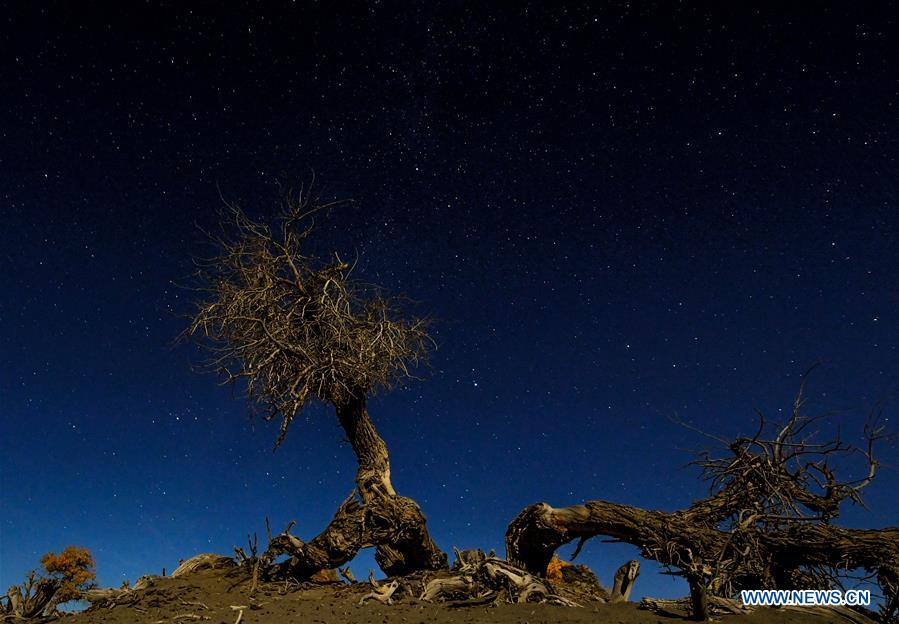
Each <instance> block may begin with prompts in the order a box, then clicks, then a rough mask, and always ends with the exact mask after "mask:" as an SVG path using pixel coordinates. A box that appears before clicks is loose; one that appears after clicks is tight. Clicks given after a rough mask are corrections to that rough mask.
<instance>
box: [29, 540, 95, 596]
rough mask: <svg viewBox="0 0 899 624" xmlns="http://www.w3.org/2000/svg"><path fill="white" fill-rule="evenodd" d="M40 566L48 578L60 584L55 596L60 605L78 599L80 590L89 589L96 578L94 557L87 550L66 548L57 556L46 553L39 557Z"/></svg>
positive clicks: (72, 547) (74, 547)
mask: <svg viewBox="0 0 899 624" xmlns="http://www.w3.org/2000/svg"><path fill="white" fill-rule="evenodd" d="M41 565H42V566H44V570H45V572H46V574H47V576H48V577H50V578H53V579H56V580H58V581H59V582H60V583H61V585H60V588H59V591H58V592H57V594H56V601H57V602H60V603H61V602H67V601H69V600H77V599H78V598H80V597H81V592H82V590H85V589H88V588H89V587H91V586H92V584H93V581H94V580H96V578H97V573H96V571H95V568H96V564H95V563H94V556H93V555H92V554H91V552H90V551H89V550H88V549H87V548H79V547H78V546H66V548H65V549H64V550H63V551H62V552H61V553H59V554H58V555H57V554H55V553H53V552H48V553H47V554H46V555H44V556H43V557H41Z"/></svg>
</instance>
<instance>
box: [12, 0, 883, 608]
mask: <svg viewBox="0 0 899 624" xmlns="http://www.w3.org/2000/svg"><path fill="white" fill-rule="evenodd" d="M236 4H237V3H234V5H235V6H234V8H230V6H229V8H227V9H220V10H218V11H216V12H214V11H213V10H212V9H211V8H209V6H208V5H203V6H198V7H196V8H194V9H192V10H191V9H186V8H183V7H181V6H180V3H167V4H166V5H164V6H163V7H162V8H158V7H155V8H154V7H152V6H151V5H138V4H137V3H133V4H132V3H129V4H128V5H127V6H126V5H125V4H124V3H122V4H110V6H103V5H102V4H94V5H92V6H91V7H88V8H85V7H84V6H78V5H76V4H70V3H47V4H46V6H45V7H44V8H41V7H38V6H29V5H28V4H21V5H19V6H18V7H16V9H14V10H11V11H10V12H9V13H8V14H7V16H5V18H4V19H5V20H6V22H5V27H4V28H3V34H2V39H3V46H2V58H0V71H2V74H0V78H2V80H0V83H2V84H3V86H4V87H3V91H4V96H3V102H2V104H0V114H2V118H0V193H2V197H0V201H2V203H0V214H2V219H0V263H2V271H0V293H2V296H0V440H2V453H0V478H2V488H0V490H2V492H0V504H2V513H0V586H2V587H4V588H5V587H6V586H8V585H10V584H12V583H13V582H17V581H18V580H19V579H20V577H21V575H22V574H23V573H24V572H26V571H27V570H28V569H30V568H31V567H33V566H34V565H35V564H36V563H37V560H38V558H39V556H40V555H41V554H42V553H44V552H46V551H47V550H51V549H52V550H58V549H61V548H63V547H64V546H65V545H67V544H70V543H74V544H78V545H84V546H87V547H89V548H90V549H91V550H92V551H93V552H94V553H95V555H96V557H97V562H98V572H99V580H100V582H101V583H102V584H106V585H118V584H119V583H120V582H121V581H122V580H124V579H125V578H128V579H131V580H132V581H133V580H134V579H135V578H136V577H137V576H139V575H141V574H144V573H148V572H152V573H158V572H159V571H160V570H161V568H162V567H164V566H165V567H167V568H168V569H169V570H171V569H173V568H174V567H175V566H176V565H177V562H178V559H179V558H182V557H187V556H190V555H193V554H195V553H197V552H201V551H217V552H222V553H227V552H229V551H230V550H231V547H232V546H233V545H235V544H243V543H244V541H245V535H246V533H247V531H248V530H256V531H260V532H263V533H264V518H265V517H266V516H269V517H270V518H271V520H272V524H273V527H274V528H280V527H282V526H283V525H284V524H286V523H287V521H288V520H290V519H294V518H295V519H296V520H297V521H298V524H297V529H296V531H297V532H298V534H299V535H301V536H302V537H311V536H313V535H314V534H315V533H317V532H318V530H320V529H321V528H322V527H323V526H324V525H325V523H326V522H327V520H328V519H329V518H330V515H331V514H332V513H333V511H334V509H335V508H336V505H337V504H338V502H339V501H340V500H342V498H343V497H344V496H346V494H347V493H348V492H349V491H350V490H351V489H352V487H353V475H354V471H355V467H354V457H353V455H352V452H351V450H350V449H349V447H348V445H346V444H344V443H341V439H342V434H341V432H340V431H339V429H338V427H337V423H336V419H335V418H334V416H333V414H332V413H331V412H330V411H329V410H326V409H324V408H320V409H316V410H312V411H310V413H309V414H307V415H306V418H300V419H299V420H298V421H296V422H295V423H294V425H293V426H292V428H291V432H290V434H289V436H288V438H287V440H286V442H285V443H284V445H283V446H282V448H281V449H279V450H278V451H277V452H276V453H274V454H273V453H272V450H271V449H272V444H273V442H274V439H275V437H276V428H277V426H276V425H274V424H271V425H269V424H266V423H262V422H252V421H250V420H248V418H247V408H246V405H245V404H244V403H243V402H242V401H241V400H240V399H239V398H237V397H234V396H232V393H231V392H230V391H229V390H228V389H226V388H221V387H218V386H217V385H216V383H215V379H214V378H212V377H209V376H202V375H197V374H194V373H193V372H192V371H191V362H192V361H196V359H197V354H196V353H195V352H194V350H193V348H192V347H190V346H184V345H182V346H174V347H173V346H172V342H173V340H174V338H175V337H176V336H177V335H178V333H179V332H180V331H181V330H182V329H183V327H184V319H183V315H184V314H185V313H186V312H188V310H189V297H188V293H186V292H184V291H183V290H181V289H179V288H178V287H177V285H176V284H177V283H178V282H180V281H182V280H183V279H184V278H185V277H186V275H187V274H188V273H189V272H190V257H191V255H192V254H196V253H202V252H203V251H204V249H203V248H202V246H201V243H202V236H201V235H200V234H199V232H198V231H197V229H196V227H195V225H196V224H199V225H201V226H203V225H205V226H208V225H210V224H212V223H213V222H214V220H215V217H216V210H217V209H218V206H219V204H220V200H219V190H218V188H220V189H221V193H222V195H223V196H225V197H226V198H228V199H231V200H237V201H239V202H241V204H242V205H243V206H244V207H245V208H246V209H247V210H248V211H249V212H250V213H252V214H254V215H255V216H259V217H262V216H265V215H266V214H271V212H272V211H273V210H274V209H275V207H276V202H277V197H278V195H277V193H278V191H277V187H276V181H277V180H278V179H284V178H285V177H286V178H287V179H290V180H303V179H307V180H308V177H309V175H310V171H312V170H314V171H315V173H316V176H317V180H318V181H319V189H320V190H321V192H322V193H323V194H324V196H325V197H352V198H355V199H356V200H357V203H356V204H355V205H354V206H353V207H350V208H346V209H344V210H342V211H340V212H339V213H337V214H336V215H335V217H334V218H333V219H331V220H330V221H329V222H328V223H327V224H326V225H325V226H324V227H323V228H322V230H321V232H320V235H321V238H320V242H321V245H322V248H323V249H329V248H336V249H340V250H343V251H344V252H345V253H349V254H352V253H353V252H358V253H359V259H360V260H359V269H358V271H359V274H360V275H361V276H363V277H364V278H365V279H367V280H369V281H373V282H377V283H380V284H382V285H383V286H385V287H387V288H389V289H390V290H391V291H393V292H402V293H406V294H407V295H409V296H410V297H412V298H413V299H414V300H416V301H418V302H419V304H418V305H419V307H420V309H421V310H422V311H424V312H427V313H430V314H431V315H432V316H434V317H435V319H436V325H435V328H436V339H437V342H438V344H439V348H438V350H437V351H436V352H435V354H434V356H433V358H432V369H431V370H430V372H428V373H427V374H426V377H427V379H426V380H425V381H423V382H421V383H417V384H414V385H413V386H410V387H409V388H407V389H401V390H399V391H396V392H394V393H392V394H390V395H388V396H384V397H379V398H378V399H376V400H375V401H374V402H373V404H372V405H371V411H372V414H373V416H374V418H375V419H376V422H377V424H378V426H379V428H380V430H381V432H382V434H383V435H384V437H385V438H386V440H387V442H388V445H389V447H390V450H391V452H392V459H393V465H394V469H393V477H394V484H395V485H396V487H397V489H398V490H399V491H400V492H401V493H403V494H406V495H409V496H412V497H414V498H416V499H417V500H419V501H420V503H421V504H422V506H423V508H424V511H425V513H426V514H427V515H428V517H429V519H430V526H431V529H432V533H433V535H434V537H435V539H436V540H437V541H438V543H439V544H440V546H442V547H443V548H444V549H447V550H449V549H450V547H451V546H453V545H456V546H459V547H478V546H480V547H484V548H490V547H495V548H497V549H498V550H501V547H502V538H503V533H504V530H505V526H506V524H507V523H508V521H509V520H510V519H511V518H512V517H514V515H515V514H516V513H517V512H518V511H519V510H520V509H521V508H523V507H524V506H525V505H527V504H530V503H533V502H536V501H538V500H546V501H548V502H550V503H551V504H554V505H567V504H573V503H576V502H579V501H582V500H585V499H591V498H604V499H608V500H613V501H618V502H624V503H630V504H635V505H641V506H646V507H652V508H660V509H666V510H672V509H675V508H678V507H681V506H685V505H687V504H689V503H690V502H691V501H693V500H694V499H695V498H697V497H699V496H701V495H702V494H703V493H704V491H705V490H704V486H703V485H702V484H701V483H700V482H698V481H697V480H696V478H695V475H696V473H695V471H693V470H692V469H690V468H687V467H685V466H684V465H685V463H686V462H687V461H688V460H689V458H690V457H689V454H688V452H687V451H688V449H691V448H700V447H703V446H705V445H706V442H707V441H706V440H704V439H702V438H700V437H699V436H697V435H696V434H694V433H691V432H690V431H688V430H686V429H684V428H682V427H680V426H678V425H675V424H673V423H672V422H671V420H670V419H671V417H673V416H674V415H675V414H676V415H677V416H678V417H679V418H681V419H683V420H685V421H688V422H690V423H692V424H694V425H696V426H698V427H701V428H703V429H706V430H708V431H709V432H712V433H716V434H722V435H726V436H729V435H734V434H736V433H737V432H748V431H751V430H752V428H753V426H754V424H755V421H754V413H753V409H754V408H756V407H757V408H759V409H761V410H763V411H764V412H766V413H767V414H769V415H770V416H771V417H773V418H777V417H781V416H783V413H784V412H783V411H781V410H786V409H787V408H788V406H789V405H790V402H791V400H792V397H793V395H794V393H795V391H796V389H797V387H798V384H799V377H800V375H801V373H802V372H803V371H804V370H805V369H806V368H807V367H808V366H810V365H811V364H812V363H814V362H815V361H817V360H819V359H823V360H825V362H826V364H825V365H824V366H823V367H822V368H821V369H820V370H819V371H818V372H816V373H815V375H814V377H813V379H812V381H811V386H810V395H811V397H812V399H813V408H814V409H835V410H838V413H837V415H836V416H835V420H834V424H835V426H836V425H840V426H841V427H842V431H843V434H844V437H845V438H846V439H848V440H858V439H859V436H860V434H861V429H862V424H863V422H864V419H865V416H866V414H867V411H868V410H869V409H870V408H871V406H872V405H873V404H874V403H875V402H876V401H878V400H880V399H886V400H887V408H886V411H885V417H886V419H887V424H888V425H890V426H891V427H892V429H893V430H894V431H895V430H896V404H895V401H894V395H895V393H896V391H897V388H899V352H897V344H899V277H897V275H899V272H897V260H899V202H897V199H899V197H897V195H899V193H897V171H899V168H897V137H899V95H897V85H899V80H897V79H899V73H897V70H896V69H895V46H896V40H895V38H896V36H895V32H896V26H897V23H896V22H897V19H896V16H895V14H894V13H893V12H892V11H891V8H890V7H889V6H888V5H887V4H884V5H882V9H878V8H876V7H875V5H873V4H871V5H869V6H868V7H866V8H852V7H849V6H848V5H847V4H842V5H821V6H816V7H813V8H812V7H808V8H805V7H803V8H797V9H795V12H788V11H786V10H785V9H783V8H782V7H778V8H770V9H767V8H766V9H762V10H749V9H745V10H744V9H721V8H716V9H706V8H687V7H684V6H681V5H677V6H674V5H667V4H666V5H663V6H655V5H649V6H647V7H646V8H642V9H638V8H634V7H628V6H627V5H617V6H610V7H606V8H600V9H596V8H587V7H584V6H580V5H569V6H568V8H563V7H559V6H555V5H556V3H547V5H544V6H540V5H527V6H522V5H519V6H516V8H507V9H501V8H497V7H493V8H488V7H482V6H481V3H461V2H451V3H442V4H440V5H439V6H432V5H431V4H430V3H422V4H420V5H418V6H417V8H410V6H406V5H405V4H401V3H379V4H372V5H371V6H370V7H365V6H363V5H360V4H348V5H344V6H343V7H341V8H340V9H339V10H338V9H337V8H335V5H334V4H333V3H309V4H307V5H306V6H297V5H296V4H291V5H289V6H286V5H285V6H282V7H276V6H275V5H273V4H272V5H265V6H262V5H255V4H254V5H250V6H244V7H237V6H236ZM549 5H553V6H552V7H550V6H549ZM730 11H734V12H730ZM217 187H218V188H217ZM881 452H882V455H883V456H884V459H886V460H887V463H888V464H892V465H886V466H884V467H883V468H882V471H881V474H880V476H879V478H878V480H877V481H876V482H875V483H874V484H873V485H872V486H871V487H870V488H869V490H868V497H867V500H868V502H869V505H870V507H871V511H870V512H869V513H866V512H864V511H862V510H859V509H848V510H847V511H846V512H845V515H844V521H845V522H846V523H847V524H851V525H870V526H881V525H888V524H892V525H895V524H897V523H899V512H897V511H896V504H895V503H896V501H897V500H899V477H897V472H896V469H897V468H896V464H897V462H896V457H897V453H896V447H895V446H893V447H884V448H882V449H881ZM633 554H634V551H633V549H630V548H629V547H626V546H621V545H608V544H601V543H598V542H597V543H590V544H588V545H587V546H586V547H585V549H584V552H583V554H582V555H581V559H582V560H583V561H584V562H586V563H588V564H589V565H591V566H593V567H594V568H595V569H596V570H597V572H598V574H599V576H600V578H601V580H603V581H605V582H609V580H610V577H611V574H612V572H613V571H614V569H615V568H616V567H617V566H618V565H619V564H620V563H621V562H622V561H624V560H625V559H627V558H630V557H631V556H633ZM353 567H354V568H355V569H356V572H357V576H358V575H363V576H364V574H365V573H366V572H367V569H368V568H369V567H374V564H373V562H372V558H371V556H370V555H364V556H362V557H360V559H359V561H358V562H357V563H355V564H354V566H353ZM644 571H645V572H644V575H643V576H641V579H640V581H639V586H638V589H637V593H638V594H639V595H646V594H650V595H653V594H654V595H663V596H665V595H668V596H670V595H675V594H682V593H684V592H685V588H684V587H682V586H680V585H678V584H677V583H675V582H674V581H672V580H671V579H670V578H668V577H662V576H658V575H655V574H654V571H655V567H654V566H652V565H649V564H647V565H646V566H645V567H644Z"/></svg>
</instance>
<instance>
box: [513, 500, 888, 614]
mask: <svg viewBox="0 0 899 624" xmlns="http://www.w3.org/2000/svg"><path fill="white" fill-rule="evenodd" d="M735 533H736V531H723V530H720V529H718V528H716V526H715V524H714V523H709V522H705V521H704V516H703V515H702V512H701V511H699V510H698V508H697V507H695V506H694V507H691V508H688V509H686V510H683V511H677V512H672V513H667V512H661V511H652V510H645V509H640V508H637V507H631V506H629V505H621V504H618V503H611V502H607V501H600V500H596V501H588V502H586V503H584V504H581V505H573V506H571V507H563V508H553V507H551V506H550V505H548V504H547V503H537V504H535V505H530V506H529V507H527V508H525V509H524V510H523V511H522V512H521V513H520V514H519V515H518V516H517V517H516V518H515V519H514V520H513V521H512V522H511V523H510V524H509V528H508V530H507V531H506V552H507V559H508V560H509V562H510V563H512V564H513V565H516V566H520V567H521V568H524V569H525V570H528V571H529V572H531V573H532V574H538V575H539V574H540V573H541V571H543V570H545V569H546V566H547V564H548V563H549V561H550V559H551V558H552V555H553V553H554V552H555V550H556V549H557V548H558V547H559V546H561V545H563V544H566V543H568V542H571V541H572V540H574V539H577V538H581V539H587V538H590V537H593V536H596V535H604V536H607V537H612V538H614V539H616V540H620V541H623V542H626V543H628V544H632V545H634V546H636V547H637V548H639V549H640V551H641V554H642V555H643V556H644V557H646V558H647V559H652V560H655V561H658V562H660V563H662V564H664V565H671V566H675V567H679V568H681V569H682V570H685V573H686V574H690V573H693V574H696V575H698V576H697V577H696V578H697V579H698V578H700V576H704V578H710V576H711V574H712V566H713V565H714V564H715V563H716V562H719V561H724V562H725V563H727V561H728V560H738V561H739V564H740V566H741V567H739V568H737V567H735V568H734V569H735V573H734V574H733V575H732V576H731V577H730V579H729V580H730V582H731V587H733V588H737V589H738V588H750V589H751V588H758V587H764V586H765V585H764V583H765V582H768V580H769V579H771V578H772V575H771V572H770V569H769V568H768V567H766V566H770V565H772V562H775V564H776V565H777V566H779V567H784V568H796V569H798V568H800V567H803V566H809V567H811V566H829V567H832V568H836V569H844V570H851V569H859V568H861V569H865V570H869V571H872V572H876V573H877V574H878V579H879V582H880V584H881V587H882V588H883V589H884V591H885V594H886V595H887V599H888V600H895V598H891V596H893V594H892V593H891V592H895V588H894V585H891V584H890V579H891V578H895V575H896V569H897V567H899V563H897V562H899V527H889V528H885V529H848V528H842V527H838V526H833V525H829V524H812V523H792V524H789V525H787V526H786V527H785V528H783V529H778V530H773V529H772V530H764V531H763V530H758V531H753V532H752V533H751V535H750V536H749V537H748V538H746V537H744V536H742V535H739V534H736V535H735ZM750 538H751V539H750ZM741 540H742V541H741ZM737 546H739V547H740V548H743V547H744V546H745V547H751V548H752V549H753V550H752V557H751V558H750V557H744V558H743V559H740V556H741V555H740V551H739V550H737ZM691 571H692V572H691ZM891 575H893V576H891ZM702 584H703V581H699V580H697V581H696V582H693V583H691V586H701V585H702ZM704 593H705V592H698V591H697V592H695V593H694V597H695V598H696V599H697V603H696V607H697V608H700V607H701V602H698V601H699V600H700V599H701V598H702V594H704Z"/></svg>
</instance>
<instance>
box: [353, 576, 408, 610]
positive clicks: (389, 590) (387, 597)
mask: <svg viewBox="0 0 899 624" xmlns="http://www.w3.org/2000/svg"><path fill="white" fill-rule="evenodd" d="M399 586H400V584H399V583H398V582H397V581H391V582H390V584H389V585H382V586H381V587H376V588H375V589H374V590H373V591H370V592H368V593H367V594H365V595H364V596H362V598H360V599H359V604H365V601H366V600H377V601H378V602H380V603H382V604H386V605H392V604H393V598H392V596H393V594H394V592H395V591H396V590H397V588H398V587H399Z"/></svg>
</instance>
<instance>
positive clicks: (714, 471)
mask: <svg viewBox="0 0 899 624" xmlns="http://www.w3.org/2000/svg"><path fill="white" fill-rule="evenodd" d="M804 386H805V378H804V379H803V383H802V388H801V389H800V392H799V394H798V396H797V398H796V401H795V402H794V404H793V409H792V413H791V416H790V418H789V420H788V421H787V422H786V423H784V424H782V425H781V426H779V427H775V426H772V425H771V424H770V423H769V422H768V421H767V420H766V419H765V418H764V417H763V416H761V415H760V416H759V426H758V429H757V431H756V433H755V435H753V436H751V437H740V438H737V439H735V440H732V441H728V440H723V439H722V440H720V441H721V442H722V443H723V444H724V446H725V448H726V449H727V453H725V454H724V455H722V456H720V457H716V456H713V455H712V454H711V453H703V454H701V455H700V457H699V459H698V460H697V461H696V462H695V463H696V464H697V465H698V466H699V467H700V468H701V469H702V472H703V475H704V477H705V478H706V479H708V480H709V481H710V484H711V490H710V495H709V496H708V497H707V498H704V499H702V500H699V501H697V502H696V503H694V504H693V505H691V506H690V507H688V508H686V509H683V510H680V511H675V512H672V513H668V512H661V511H652V510H646V509H640V508H637V507H631V506H629V505H620V504H617V503H612V502H608V501H602V500H594V501H588V502H586V503H584V504H581V505H574V506H571V507H565V508H553V507H551V506H550V505H548V504H546V503H537V504H535V505H531V506H529V507H527V508H525V509H524V510H523V511H522V512H521V513H520V514H519V515H518V516H517V517H516V518H515V519H514V520H513V521H512V523H511V524H510V525H509V527H508V530H507V532H506V549H507V557H508V560H509V562H510V563H512V564H513V565H518V566H520V567H522V568H524V569H526V570H528V571H531V572H533V573H539V572H540V571H542V570H545V569H546V565H547V564H548V563H549V561H550V558H551V557H552V555H553V553H554V552H555V550H556V549H557V548H558V547H559V546H561V545H562V544H566V543H568V542H570V541H572V540H574V539H579V540H580V541H579V543H578V545H577V548H576V550H575V555H576V554H577V552H579V551H580V548H581V546H582V545H583V543H584V541H586V540H587V539H589V538H591V537H594V536H596V535H604V536H607V537H610V538H613V539H615V540H618V541H622V542H626V543H629V544H633V545H634V546H637V547H638V548H639V549H640V550H641V553H642V555H643V556H644V557H646V558H648V559H653V560H655V561H658V562H660V563H662V564H664V565H666V566H671V567H674V568H677V569H678V570H679V571H680V572H679V573H680V574H681V575H683V576H684V577H686V579H687V581H688V582H689V585H690V593H691V599H692V603H693V613H694V615H695V616H696V617H697V619H706V618H707V617H708V615H709V613H708V598H709V597H710V596H713V597H714V596H717V597H731V596H733V595H735V594H736V592H738V591H739V590H741V589H753V588H767V589H821V588H831V587H834V586H837V585H839V583H840V582H841V579H845V576H846V574H847V572H849V571H852V570H859V569H862V570H865V571H866V573H867V574H869V575H870V576H871V577H872V578H876V579H877V581H878V583H879V584H880V587H881V590H882V592H883V595H884V600H885V604H884V609H883V615H882V617H883V621H889V622H894V621H896V618H897V609H899V602H897V597H899V593H897V590H899V587H897V578H899V527H889V528H885V529H848V528H841V527H837V526H834V525H832V524H831V522H832V521H833V519H835V518H836V517H837V516H838V514H839V511H840V507H841V505H842V504H843V503H845V502H846V501H854V502H856V503H861V497H860V495H861V491H862V490H863V489H864V488H865V487H866V486H867V485H869V484H870V483H871V481H872V480H873V479H874V477H875V474H876V472H877V468H878V465H879V463H878V460H877V459H876V458H875V455H874V448H875V445H876V443H877V442H878V441H881V440H883V439H884V437H885V433H884V429H883V428H882V427H879V426H877V425H876V424H875V423H876V419H872V420H871V421H869V424H868V425H867V426H866V428H865V443H864V445H862V446H861V447H856V446H854V445H851V444H847V443H845V442H843V441H842V440H840V439H839V437H836V438H834V439H832V440H827V441H824V442H817V441H816V440H815V437H814V435H812V434H810V427H811V426H812V425H813V424H815V423H818V422H819V421H820V420H821V418H819V417H810V416H806V415H805V410H804V407H805V398H804V393H803V391H804ZM841 455H842V456H845V455H851V456H857V457H859V458H861V460H862V461H863V465H864V472H863V475H862V476H861V478H859V479H856V480H840V479H838V478H837V475H836V474H835V471H834V468H833V467H832V462H833V461H834V460H835V458H837V457H838V456H841Z"/></svg>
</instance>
